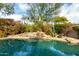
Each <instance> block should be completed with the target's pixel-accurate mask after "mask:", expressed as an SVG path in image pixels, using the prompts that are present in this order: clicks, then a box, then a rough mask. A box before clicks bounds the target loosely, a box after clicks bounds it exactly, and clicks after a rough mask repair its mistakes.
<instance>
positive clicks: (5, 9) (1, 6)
mask: <svg viewBox="0 0 79 59" xmlns="http://www.w3.org/2000/svg"><path fill="white" fill-rule="evenodd" d="M0 12H1V13H2V14H4V15H6V14H13V13H14V4H11V3H0Z"/></svg>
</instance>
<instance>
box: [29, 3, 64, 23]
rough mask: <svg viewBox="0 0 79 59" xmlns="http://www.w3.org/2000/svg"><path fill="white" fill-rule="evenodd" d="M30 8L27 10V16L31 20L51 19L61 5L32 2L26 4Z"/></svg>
mask: <svg viewBox="0 0 79 59" xmlns="http://www.w3.org/2000/svg"><path fill="white" fill-rule="evenodd" d="M28 5H29V7H30V9H29V10H28V16H29V17H30V18H31V19H30V20H31V21H34V22H35V21H41V20H43V21H48V20H49V19H52V18H53V16H54V15H57V14H58V12H59V8H60V7H61V6H62V5H63V4H60V3H38V4H37V3H34V4H28Z"/></svg>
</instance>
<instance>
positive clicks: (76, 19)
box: [2, 3, 79, 23]
mask: <svg viewBox="0 0 79 59" xmlns="http://www.w3.org/2000/svg"><path fill="white" fill-rule="evenodd" d="M28 8H29V7H28V5H27V4H23V3H20V4H19V3H16V4H15V7H14V11H15V14H13V15H8V16H2V17H5V18H13V19H15V20H16V21H19V20H21V17H22V16H26V15H27V13H26V10H27V9H28ZM60 10H61V11H60V13H59V14H58V15H59V16H65V17H67V19H68V20H69V21H70V22H72V23H79V4H77V3H73V4H65V5H64V6H62V7H61V8H60Z"/></svg>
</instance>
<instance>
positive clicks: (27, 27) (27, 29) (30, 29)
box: [24, 24, 32, 32]
mask: <svg viewBox="0 0 79 59" xmlns="http://www.w3.org/2000/svg"><path fill="white" fill-rule="evenodd" d="M24 27H25V32H32V25H29V24H24Z"/></svg>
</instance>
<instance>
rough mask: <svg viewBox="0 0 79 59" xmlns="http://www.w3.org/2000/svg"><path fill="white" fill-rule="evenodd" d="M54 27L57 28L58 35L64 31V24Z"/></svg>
mask: <svg viewBox="0 0 79 59" xmlns="http://www.w3.org/2000/svg"><path fill="white" fill-rule="evenodd" d="M54 26H55V32H56V33H57V34H59V33H61V30H62V28H63V26H64V24H55V25H54Z"/></svg>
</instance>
